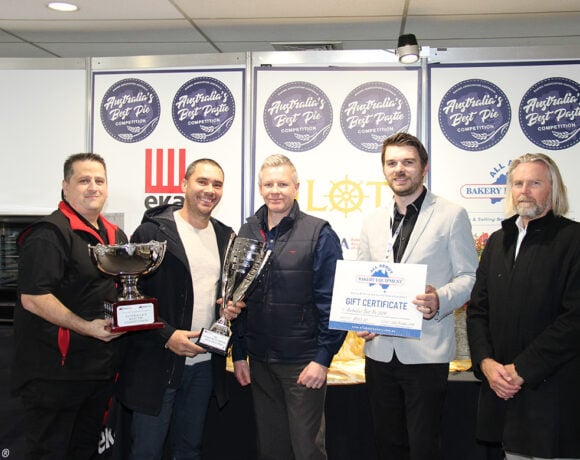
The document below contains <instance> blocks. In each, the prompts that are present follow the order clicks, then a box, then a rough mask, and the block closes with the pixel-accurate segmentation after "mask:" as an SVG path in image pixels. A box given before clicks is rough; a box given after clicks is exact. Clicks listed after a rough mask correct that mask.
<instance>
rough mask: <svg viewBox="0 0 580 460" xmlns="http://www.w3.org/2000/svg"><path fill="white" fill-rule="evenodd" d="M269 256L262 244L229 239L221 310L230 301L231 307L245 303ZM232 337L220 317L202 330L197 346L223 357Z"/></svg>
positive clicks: (240, 239)
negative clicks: (232, 304) (209, 326)
mask: <svg viewBox="0 0 580 460" xmlns="http://www.w3.org/2000/svg"><path fill="white" fill-rule="evenodd" d="M271 253H272V251H271V250H269V249H268V248H267V245H266V243H265V242H260V241H257V240H252V239H249V238H241V237H235V239H234V237H233V236H232V238H231V239H230V244H229V245H228V249H227V251H226V256H225V259H224V266H223V268H222V290H221V295H222V300H223V303H222V306H223V307H225V306H226V305H227V303H228V301H230V300H231V301H232V302H233V303H234V304H235V303H236V302H239V301H241V300H244V298H245V296H246V294H247V293H248V291H249V290H250V288H251V287H252V286H253V285H254V284H255V282H256V280H257V279H258V277H259V276H260V273H261V272H262V270H263V269H264V267H265V266H266V263H267V262H268V259H269V258H270V254H271ZM231 335H232V331H231V330H230V325H229V321H228V320H227V318H226V317H225V315H224V314H222V316H221V317H220V318H219V319H218V320H217V321H216V322H215V323H214V324H213V325H212V327H211V328H209V329H205V328H203V329H202V330H201V333H200V335H199V338H198V340H197V344H198V345H199V346H201V347H203V348H205V349H206V350H208V351H211V352H213V353H218V354H220V355H224V356H225V355H226V354H227V351H228V347H229V344H230V340H231Z"/></svg>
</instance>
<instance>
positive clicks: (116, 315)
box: [105, 298, 163, 332]
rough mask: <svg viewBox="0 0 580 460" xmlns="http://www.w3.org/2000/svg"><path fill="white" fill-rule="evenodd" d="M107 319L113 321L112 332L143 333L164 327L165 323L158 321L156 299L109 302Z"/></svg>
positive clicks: (106, 308)
mask: <svg viewBox="0 0 580 460" xmlns="http://www.w3.org/2000/svg"><path fill="white" fill-rule="evenodd" d="M105 318H107V319H110V320H111V331H112V332H128V331H143V330H148V329H160V328H162V327H163V323H162V322H161V321H157V299H155V298H141V299H132V300H107V301H105Z"/></svg>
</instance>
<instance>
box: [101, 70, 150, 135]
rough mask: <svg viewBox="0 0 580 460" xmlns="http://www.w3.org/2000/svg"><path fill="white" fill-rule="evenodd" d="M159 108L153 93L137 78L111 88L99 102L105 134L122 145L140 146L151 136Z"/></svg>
mask: <svg viewBox="0 0 580 460" xmlns="http://www.w3.org/2000/svg"><path fill="white" fill-rule="evenodd" d="M160 113H161V105H160V103H159V97H158V96H157V93H156V92H155V90H154V89H153V88H152V87H151V86H149V84H148V83H146V82H144V81H143V80H138V79H136V78H129V79H126V80H121V81H118V82H117V83H115V84H114V85H113V86H111V87H110V88H109V89H108V90H107V92H106V93H105V95H104V96H103V100H102V102H101V121H102V123H103V126H104V127H105V129H106V130H107V132H108V133H109V134H110V135H111V137H113V138H114V139H117V140H118V141H121V142H139V141H142V140H143V139H145V138H146V137H147V136H149V134H151V133H152V132H153V131H154V129H155V127H156V126H157V123H158V121H159V115H160Z"/></svg>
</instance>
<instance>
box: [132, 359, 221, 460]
mask: <svg viewBox="0 0 580 460" xmlns="http://www.w3.org/2000/svg"><path fill="white" fill-rule="evenodd" d="M143 385H147V382H143ZM211 391H212V370H211V360H210V361H204V362H202V363H199V364H195V365H193V366H185V369H184V371H183V376H182V378H181V383H180V384H179V387H178V388H167V389H166V390H165V395H164V396H163V404H162V407H161V412H160V414H159V415H157V416H153V415H146V414H142V413H138V412H134V413H133V420H132V422H131V454H130V457H129V458H130V459H131V460H145V459H161V458H162V457H163V451H164V444H165V438H166V437H167V433H168V432H169V444H170V446H171V455H172V456H171V458H172V459H175V460H186V459H192V460H193V459H200V458H201V440H202V436H203V428H204V424H205V415H206V413H207V406H208V403H209V398H210V396H211Z"/></svg>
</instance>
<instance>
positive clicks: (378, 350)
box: [357, 190, 478, 364]
mask: <svg viewBox="0 0 580 460" xmlns="http://www.w3.org/2000/svg"><path fill="white" fill-rule="evenodd" d="M393 205H394V200H390V201H389V203H387V205H386V207H385V208H380V209H377V210H375V211H374V212H373V213H372V214H371V215H369V216H368V217H367V218H366V219H365V220H364V223H363V226H362V230H361V235H360V245H359V249H358V254H357V260H367V261H385V260H386V256H387V247H388V242H389V240H390V239H391V238H392V236H391V226H390V221H391V218H392V216H393ZM391 261H392V260H391ZM401 263H412V264H426V265H427V284H431V285H433V286H435V288H436V289H437V294H438V296H439V312H438V314H437V315H436V316H435V317H434V318H432V319H430V320H425V319H423V326H422V333H421V338H420V339H415V338H406V337H391V336H377V337H375V338H374V339H373V340H370V341H368V342H367V343H366V344H365V349H364V351H365V354H366V355H367V356H368V357H370V358H372V359H374V360H376V361H383V362H389V361H391V359H392V357H393V350H395V351H396V353H397V357H398V359H399V360H400V361H401V362H402V363H405V364H425V363H448V362H450V361H452V360H453V359H454V358H455V327H454V323H455V321H454V315H453V311H454V310H455V309H457V308H458V307H460V306H462V305H463V304H464V303H465V302H466V301H467V300H469V296H470V294H471V288H472V287H473V283H474V282H475V270H476V268H477V264H478V259H477V253H476V251H475V244H474V240H473V235H472V233H471V223H470V221H469V217H468V215H467V212H466V211H465V209H463V208H462V207H460V206H458V205H456V204H454V203H451V202H450V201H448V200H445V199H444V198H441V197H439V196H437V195H435V194H433V193H431V192H430V191H429V190H428V191H427V195H426V196H425V200H424V201H423V204H422V206H421V210H420V211H419V215H418V216H417V222H416V223H415V227H414V228H413V232H412V233H411V237H410V239H409V242H408V244H407V247H406V249H405V252H404V254H403V256H402V258H401ZM417 294H421V293H419V292H418V293H417Z"/></svg>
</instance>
